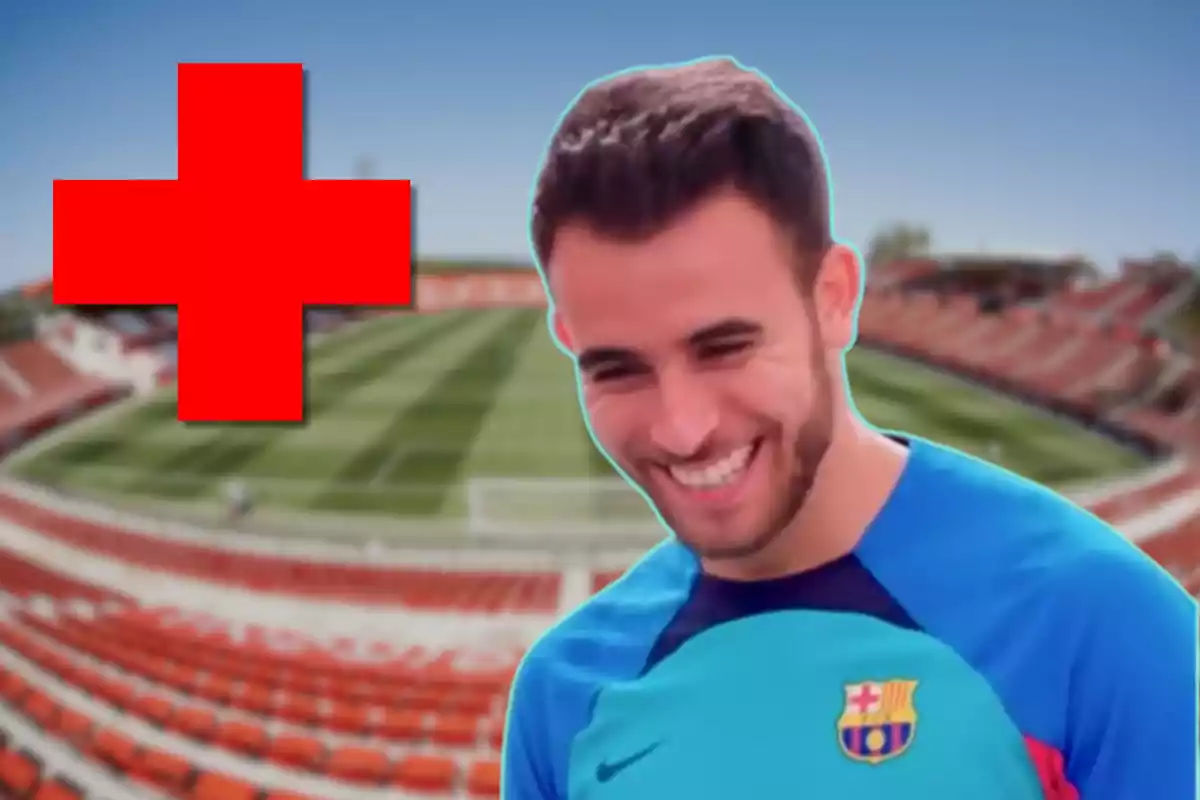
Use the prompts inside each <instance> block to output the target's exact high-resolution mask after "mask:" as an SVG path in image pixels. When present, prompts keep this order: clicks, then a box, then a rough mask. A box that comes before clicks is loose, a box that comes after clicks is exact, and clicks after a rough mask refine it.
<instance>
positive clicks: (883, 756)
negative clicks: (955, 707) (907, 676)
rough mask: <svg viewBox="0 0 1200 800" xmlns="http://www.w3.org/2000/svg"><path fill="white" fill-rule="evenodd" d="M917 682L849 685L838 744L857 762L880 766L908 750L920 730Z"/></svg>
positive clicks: (847, 686)
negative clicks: (915, 701) (915, 702)
mask: <svg viewBox="0 0 1200 800" xmlns="http://www.w3.org/2000/svg"><path fill="white" fill-rule="evenodd" d="M916 691H917V682H916V681H905V680H891V681H864V682H863V683H848V684H846V703H845V705H844V706H843V707H842V715H841V716H840V717H839V718H838V722H837V729H838V744H839V745H841V748H842V752H843V753H845V754H846V755H847V756H849V757H850V758H852V759H854V760H855V761H863V762H866V763H868V764H878V763H880V762H883V761H887V760H889V759H892V758H895V757H896V756H898V755H900V754H901V753H903V752H904V751H905V750H907V749H908V746H909V745H910V744H911V743H912V740H913V734H914V733H916V730H917V709H916V706H914V705H913V695H914V694H915V693H916Z"/></svg>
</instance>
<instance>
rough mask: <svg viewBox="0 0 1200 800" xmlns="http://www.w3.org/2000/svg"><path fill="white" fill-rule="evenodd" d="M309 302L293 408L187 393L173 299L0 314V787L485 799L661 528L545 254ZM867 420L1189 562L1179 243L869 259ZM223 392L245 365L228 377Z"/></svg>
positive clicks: (1191, 518)
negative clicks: (411, 294) (583, 626)
mask: <svg viewBox="0 0 1200 800" xmlns="http://www.w3.org/2000/svg"><path fill="white" fill-rule="evenodd" d="M418 271H419V275H418V281H417V290H416V303H415V306H414V307H413V308H411V309H405V310H390V309H370V310H364V309H340V308H322V309H314V310H311V311H310V312H309V313H308V315H307V318H306V324H307V335H308V339H309V345H308V363H307V380H308V386H307V396H306V402H307V418H308V421H307V422H306V423H305V424H303V425H237V426H228V425H224V426H223V425H184V424H181V423H179V422H178V421H177V420H176V407H175V394H174V392H175V388H174V379H175V365H176V363H177V350H176V341H177V329H176V323H177V317H176V315H175V312H174V311H173V310H172V309H163V308H108V307H104V308H101V307H75V308H64V307H56V306H53V305H52V304H51V303H50V302H49V299H48V298H49V291H50V286H49V284H48V283H42V284H37V285H31V286H27V287H24V288H23V289H21V290H20V291H19V292H17V293H15V294H14V295H13V296H12V297H10V298H9V299H8V304H7V305H6V306H5V307H6V308H10V309H11V308H20V309H23V310H24V311H23V312H22V313H25V314H26V315H27V317H28V325H27V326H26V327H25V328H22V329H21V330H20V331H19V332H18V333H16V334H12V335H10V336H9V341H10V343H9V344H7V345H6V346H5V347H4V348H3V350H2V351H0V432H2V433H3V439H2V442H3V446H4V450H5V471H4V475H3V478H2V484H0V586H2V587H3V592H2V593H0V598H2V599H3V602H4V614H3V616H2V617H0V643H2V644H3V647H0V704H2V705H3V707H5V708H6V712H7V713H6V716H5V730H4V737H3V744H2V746H0V796H4V797H9V796H11V797H20V798H33V797H36V798H39V800H60V799H66V798H80V797H85V796H86V797H88V798H107V800H124V799H125V798H194V799H196V800H218V799H219V800H243V799H244V800H249V799H250V798H273V799H274V800H283V799H284V798H301V797H308V798H373V797H377V798H384V797H387V798H398V797H413V798H418V797H420V798H471V799H472V800H480V799H482V798H495V797H498V795H499V761H498V759H499V751H500V747H501V743H502V741H503V736H504V728H503V720H504V712H505V704H506V696H507V689H508V686H509V684H510V682H511V679H512V674H513V669H514V666H515V664H516V661H517V659H518V658H519V657H520V655H521V654H522V652H523V651H524V650H525V649H526V648H527V647H528V646H529V645H530V644H531V643H532V641H533V640H534V639H535V638H536V637H537V635H538V634H539V633H540V632H541V631H543V630H545V628H546V627H547V626H548V625H549V624H550V623H551V622H552V621H553V620H555V619H556V618H558V617H559V616H561V615H562V614H564V613H566V612H567V611H569V610H570V609H571V608H573V607H574V606H575V605H577V604H578V603H579V602H580V601H582V600H583V599H586V598H587V597H588V596H589V595H590V594H592V593H594V592H597V591H600V590H602V589H603V587H604V586H605V585H607V584H608V583H610V582H612V581H613V580H615V579H616V578H617V577H618V576H619V575H620V573H621V572H622V570H623V569H624V568H626V567H628V566H629V565H630V564H632V563H633V562H634V561H635V560H636V559H637V558H638V557H639V555H640V554H641V553H642V552H644V551H645V549H646V547H647V546H649V545H650V544H652V543H653V542H654V541H655V540H656V539H658V538H660V537H661V536H662V535H663V534H662V531H661V529H660V528H659V527H658V525H657V523H656V521H655V519H654V517H653V515H652V514H651V513H650V512H649V510H648V508H647V507H646V504H645V502H644V501H643V500H642V499H641V497H640V496H639V495H638V494H637V493H636V492H634V491H633V490H632V489H630V488H628V487H627V486H626V485H625V483H624V482H623V481H622V480H621V478H620V477H619V476H618V475H617V474H616V473H615V471H614V470H613V469H612V467H611V466H610V465H609V464H608V462H607V461H606V459H605V458H604V456H603V455H602V454H601V453H600V452H599V451H598V450H597V449H596V447H595V445H594V443H593V442H592V440H591V438H590V435H589V433H588V429H587V427H586V426H585V424H584V422H583V418H582V415H581V412H580V406H579V400H578V395H577V387H576V383H575V376H574V370H573V368H572V365H571V364H570V362H569V360H568V359H567V358H566V357H565V356H564V355H563V354H562V353H560V352H559V351H558V350H557V348H556V346H555V345H554V343H553V342H552V340H551V338H550V336H549V334H548V331H547V325H546V307H545V298H544V294H543V291H542V286H541V283H540V281H539V280H538V278H537V275H536V273H535V272H534V271H533V269H532V268H531V267H529V266H525V265H503V264H491V263H487V264H481V263H473V264H472V263H462V264H451V263H437V264H425V265H422V266H420V267H419V270H418ZM867 287H868V288H867V292H866V296H865V298H864V300H863V304H862V307H861V311H860V314H859V328H858V346H857V347H856V349H855V350H854V351H853V352H852V353H851V355H850V356H849V357H848V360H847V364H848V371H849V375H850V383H851V387H852V389H853V392H854V396H855V399H856V402H857V404H858V409H859V411H860V412H861V414H862V415H863V416H864V417H865V418H866V419H868V420H869V421H870V422H872V423H874V424H875V425H878V426H880V427H883V428H889V429H898V430H903V431H907V432H911V433H914V434H917V435H919V436H923V437H927V438H930V439H934V440H936V441H939V442H944V443H947V444H950V445H953V446H956V447H959V448H962V449H963V450H966V451H968V452H970V453H972V454H974V455H976V456H978V457H980V458H983V459H987V460H991V461H994V462H996V463H999V464H1002V465H1004V466H1005V467H1008V468H1009V469H1012V470H1014V471H1016V472H1018V473H1021V474H1023V475H1027V476H1029V477H1031V478H1033V479H1035V480H1038V481H1040V482H1043V483H1045V484H1047V485H1050V486H1053V487H1055V488H1056V489H1059V490H1061V491H1063V492H1064V493H1066V494H1068V495H1069V496H1071V497H1073V498H1075V499H1076V500H1077V501H1078V502H1080V503H1081V504H1083V505H1084V506H1086V507H1087V508H1089V509H1090V510H1091V511H1092V512H1094V513H1095V514H1097V515H1098V516H1100V517H1102V518H1104V519H1106V520H1108V521H1110V522H1111V523H1113V525H1114V526H1115V527H1116V528H1117V529H1118V530H1120V531H1121V532H1122V534H1124V535H1125V536H1127V537H1129V538H1130V539H1131V540H1132V541H1134V542H1135V543H1136V544H1137V545H1138V546H1139V547H1142V548H1143V549H1144V550H1145V551H1146V552H1147V553H1148V554H1149V555H1150V556H1151V557H1152V558H1154V559H1155V560H1157V561H1158V562H1159V563H1160V564H1162V565H1163V566H1164V567H1166V568H1167V569H1168V570H1170V571H1171V572H1172V573H1173V574H1174V575H1175V576H1176V577H1177V578H1178V579H1179V580H1180V581H1181V582H1182V583H1183V584H1184V585H1185V586H1186V587H1187V589H1188V590H1189V591H1190V592H1191V593H1193V594H1196V593H1197V592H1200V464H1198V463H1197V461H1196V460H1195V458H1194V456H1193V455H1192V453H1193V451H1194V448H1195V445H1196V443H1197V442H1200V369H1198V368H1197V365H1196V362H1195V360H1194V359H1193V357H1192V355H1191V351H1190V347H1189V344H1188V342H1189V341H1190V338H1191V337H1192V336H1194V334H1193V333H1192V331H1193V330H1194V328H1193V320H1195V319H1197V318H1200V294H1198V293H1197V280H1196V276H1195V273H1194V272H1193V271H1192V270H1191V268H1190V267H1189V266H1188V265H1186V264H1182V263H1180V262H1178V261H1170V260H1164V259H1149V260H1146V261H1130V262H1127V263H1125V264H1123V265H1122V266H1121V269H1120V272H1119V274H1116V275H1099V274H1097V273H1096V272H1095V271H1094V270H1092V269H1090V268H1088V267H1087V265H1086V264H1083V263H1081V262H1076V261H1072V260H1070V259H1057V260H1056V259H1041V258H1022V257H1001V256H982V255H976V256H946V257H943V258H919V259H903V260H899V261H894V262H891V263H886V264H881V265H876V266H874V267H873V268H872V269H871V272H870V275H869V279H868V284H867ZM229 390H230V391H236V390H237V387H235V386H231V387H229Z"/></svg>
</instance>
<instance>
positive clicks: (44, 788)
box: [32, 778, 84, 800]
mask: <svg viewBox="0 0 1200 800" xmlns="http://www.w3.org/2000/svg"><path fill="white" fill-rule="evenodd" d="M83 797H84V794H83V791H82V790H81V789H80V788H79V787H78V786H75V785H74V784H72V783H70V782H68V781H64V780H61V779H58V778H51V779H50V780H48V781H42V783H41V784H40V785H39V786H38V788H37V791H36V792H34V794H33V796H32V800H83Z"/></svg>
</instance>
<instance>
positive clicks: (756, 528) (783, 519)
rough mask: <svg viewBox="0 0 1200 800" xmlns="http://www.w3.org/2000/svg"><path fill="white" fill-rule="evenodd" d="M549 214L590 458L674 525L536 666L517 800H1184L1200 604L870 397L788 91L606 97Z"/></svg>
mask: <svg viewBox="0 0 1200 800" xmlns="http://www.w3.org/2000/svg"><path fill="white" fill-rule="evenodd" d="M532 224H533V237H532V238H533V243H534V247H535V250H536V255H537V258H538V262H539V265H540V267H541V268H542V269H543V271H544V273H545V277H546V283H547V288H548V290H549V292H550V296H551V300H552V310H551V316H552V323H553V328H554V331H555V335H556V336H557V337H558V340H559V342H560V344H561V345H562V346H563V348H564V350H566V351H567V352H568V353H570V354H571V355H572V356H573V357H574V358H575V360H576V364H577V367H578V371H579V377H580V387H581V392H582V397H583V400H584V405H585V407H586V410H587V415H588V417H589V420H590V423H591V426H592V430H593V433H594V434H595V437H596V440H597V442H598V443H599V444H600V445H601V446H602V447H603V449H604V450H605V452H606V453H607V455H608V456H609V458H610V459H611V460H612V461H613V462H614V463H615V464H616V465H618V466H619V467H620V469H621V470H622V471H623V472H624V473H625V475H626V476H627V477H628V478H629V480H630V481H631V482H632V483H633V484H635V485H636V486H637V487H638V488H639V489H640V490H641V491H642V492H643V494H644V495H645V496H646V498H647V500H648V501H649V502H650V503H651V504H652V505H653V507H654V508H655V509H656V510H657V512H658V513H659V514H660V516H661V517H662V519H663V521H664V522H665V523H666V525H667V526H668V527H669V528H670V532H671V533H672V534H673V535H672V536H669V537H667V539H666V540H665V541H664V542H663V543H662V544H660V545H659V546H658V547H656V548H655V549H654V550H652V551H651V552H650V553H649V554H648V555H647V556H646V557H645V558H643V559H642V560H641V561H640V562H639V563H638V564H637V565H635V566H634V567H633V568H632V569H631V570H630V571H629V572H628V573H627V574H626V575H625V576H624V577H623V578H622V579H621V580H619V581H617V582H616V583H615V584H613V585H612V586H610V587H609V588H608V589H606V590H605V591H603V592H601V593H600V594H598V595H597V596H596V597H594V598H592V599H591V600H589V601H588V602H587V603H585V604H584V605H583V606H582V607H581V608H579V609H578V610H576V611H575V612H574V613H572V614H571V615H570V616H568V617H567V618H565V619H564V620H562V621H561V622H560V623H558V624H557V625H556V626H555V627H554V628H553V629H552V630H551V631H550V632H549V633H547V634H546V635H545V636H544V637H543V638H542V639H541V640H539V641H538V642H537V643H536V644H535V645H534V647H533V648H532V649H531V650H530V652H529V654H528V655H527V656H526V658H525V660H524V661H523V663H522V665H521V668H520V670H519V671H518V674H517V678H516V680H515V682H514V687H513V693H512V698H511V703H510V714H509V720H508V729H507V735H506V742H505V753H504V771H503V785H504V797H505V798H506V800H576V799H577V798H589V800H604V798H620V799H621V800H631V799H636V798H647V800H664V799H665V798H687V799H688V800H706V798H714V799H715V798H721V800H728V798H784V797H896V798H908V797H921V798H968V797H969V798H972V799H973V800H1034V798H1039V799H1042V800H1066V799H1067V798H1076V797H1082V798H1083V800H1145V798H1155V799H1156V800H1166V799H1167V798H1171V799H1172V800H1173V799H1174V798H1180V800H1182V798H1192V797H1194V796H1195V793H1196V786H1197V781H1196V759H1197V742H1196V738H1197V716H1196V704H1197V697H1198V691H1197V680H1196V656H1197V641H1196V633H1197V614H1196V606H1195V603H1194V601H1193V600H1192V599H1191V598H1189V597H1187V596H1186V594H1185V593H1184V592H1183V591H1182V590H1181V589H1180V588H1179V587H1178V586H1177V585H1176V584H1175V583H1174V582H1173V581H1172V580H1171V578H1170V577H1168V576H1167V574H1166V573H1165V572H1164V571H1162V570H1161V569H1159V568H1158V567H1157V566H1155V565H1154V564H1153V563H1152V562H1151V561H1150V560H1149V559H1147V558H1146V557H1144V556H1143V555H1142V554H1141V553H1140V552H1139V551H1138V550H1137V549H1135V548H1134V547H1133V546H1131V545H1130V544H1128V543H1127V542H1125V541H1124V540H1123V539H1122V538H1121V537H1120V536H1118V535H1117V534H1116V533H1115V532H1114V531H1113V530H1112V529H1110V528H1109V527H1107V526H1106V525H1104V524H1103V523H1102V522H1100V521H1099V520H1097V519H1096V518H1094V517H1093V516H1091V515H1089V514H1087V513H1086V512H1084V511H1082V510H1080V509H1079V508H1077V507H1076V506H1074V505H1072V504H1070V503H1068V502H1067V501H1066V500H1064V499H1062V498H1061V497H1059V496H1057V495H1055V494H1053V493H1052V492H1050V491H1047V490H1045V489H1043V488H1040V487H1038V486H1036V485H1034V484H1032V483H1029V482H1027V481H1025V480H1022V479H1021V478H1018V477H1016V476H1014V475H1012V474H1010V473H1008V472H1005V471H1003V470H1000V469H998V468H996V467H993V466H991V465H988V464H985V463H983V462H981V461H978V460H975V459H973V458H970V457H968V456H966V455H964V454H961V453H958V452H956V451H953V450H950V449H947V448H944V447H941V446H938V445H936V444H933V443H930V442H926V441H923V440H921V439H918V438H916V437H913V436H908V435H903V434H894V435H888V434H884V433H882V432H880V431H878V430H876V429H875V428H873V427H871V426H870V425H868V424H867V423H866V422H864V421H863V420H862V419H861V418H860V417H859V416H858V415H857V414H856V413H855V410H854V407H853V403H852V402H851V399H850V396H849V393H848V390H847V386H846V379H845V367H844V354H845V352H846V350H847V349H848V348H849V347H850V346H851V344H852V343H853V340H854V329H855V313H856V309H857V306H858V302H859V299H860V295H861V290H862V286H861V282H862V270H861V267H860V265H859V262H858V257H857V255H856V253H855V252H854V250H853V249H851V248H849V247H847V246H845V245H842V244H840V243H838V242H837V241H836V240H835V239H834V237H833V231H832V225H831V212H830V207H829V187H828V182H827V177H826V168H825V164H824V160H823V156H822V152H821V148H820V146H819V144H818V142H817V139H816V135H815V134H814V133H813V131H812V129H811V128H810V127H809V125H808V123H807V121H806V120H805V118H804V117H803V115H802V114H800V113H799V112H798V111H797V110H796V109H795V108H794V107H793V106H791V105H790V104H789V103H788V102H787V101H786V100H785V99H784V98H782V97H781V96H780V95H779V94H778V93H777V92H776V91H775V90H774V89H773V87H772V86H771V84H770V83H769V82H768V81H766V80H765V79H764V78H763V77H762V76H761V75H759V74H758V73H756V72H753V71H750V70H747V69H745V68H743V67H741V66H740V65H738V64H737V63H736V62H733V61H730V60H709V61H702V62H693V63H689V64H685V65H677V66H673V67H664V68H657V69H643V70H637V71H631V72H627V73H623V74H620V75H617V76H613V77H610V78H608V79H605V80H603V81H600V82H598V83H596V84H594V85H592V86H591V87H589V88H588V89H587V90H586V91H585V92H584V93H583V94H581V95H580V97H579V98H577V100H576V101H575V103H574V104H573V105H572V107H571V108H570V109H569V110H568V112H567V114H566V115H565V116H564V117H563V119H562V120H561V121H560V125H559V127H558V129H557V131H556V132H555V135H554V137H553V139H552V141H551V143H550V146H549V150H548V152H547V154H546V158H545V161H544V164H543V166H542V171H541V174H540V176H539V179H538V184H537V191H536V195H535V200H534V208H533V223H532Z"/></svg>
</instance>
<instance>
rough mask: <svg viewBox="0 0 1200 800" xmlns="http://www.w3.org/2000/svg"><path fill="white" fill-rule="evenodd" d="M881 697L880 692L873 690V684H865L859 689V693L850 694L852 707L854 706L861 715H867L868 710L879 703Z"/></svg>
mask: <svg viewBox="0 0 1200 800" xmlns="http://www.w3.org/2000/svg"><path fill="white" fill-rule="evenodd" d="M881 697H882V695H881V694H879V692H877V691H875V690H874V689H873V688H871V684H869V683H864V684H863V685H862V686H860V687H859V688H858V691H856V692H852V693H851V694H850V705H852V706H854V707H855V710H857V711H858V713H859V714H866V713H867V710H868V709H870V708H871V706H873V705H874V704H875V703H877V702H879V700H880V698H881Z"/></svg>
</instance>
